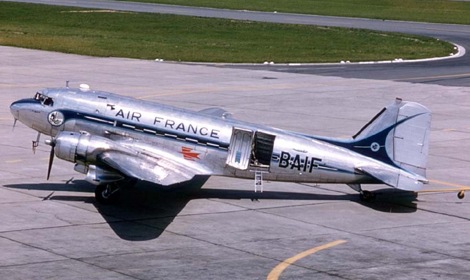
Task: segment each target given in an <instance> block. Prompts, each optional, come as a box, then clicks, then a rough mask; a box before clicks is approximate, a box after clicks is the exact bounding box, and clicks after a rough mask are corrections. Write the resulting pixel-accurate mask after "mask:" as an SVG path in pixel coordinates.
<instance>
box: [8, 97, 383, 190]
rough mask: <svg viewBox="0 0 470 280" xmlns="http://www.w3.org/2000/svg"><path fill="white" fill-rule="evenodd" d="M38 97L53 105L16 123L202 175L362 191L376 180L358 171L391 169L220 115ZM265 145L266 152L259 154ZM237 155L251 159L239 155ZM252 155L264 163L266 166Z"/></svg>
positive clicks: (20, 111)
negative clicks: (174, 162)
mask: <svg viewBox="0 0 470 280" xmlns="http://www.w3.org/2000/svg"><path fill="white" fill-rule="evenodd" d="M40 93H41V96H46V97H48V98H51V99H52V101H53V104H50V103H49V104H44V103H45V102H37V101H36V100H32V99H31V100H21V101H18V102H16V103H14V104H12V106H11V111H12V114H13V115H14V116H15V118H16V119H18V120H20V121H21V122H23V123H24V124H26V125H28V126H29V127H31V128H33V129H35V130H37V131H38V132H40V133H43V134H46V135H51V136H55V135H57V134H58V133H59V132H61V131H74V132H81V131H85V132H87V133H89V134H91V135H97V136H100V137H104V138H107V139H110V140H113V141H115V142H116V143H122V144H123V145H125V146H126V147H130V148H132V147H134V148H135V149H136V150H137V151H138V152H139V153H149V154H157V155H171V156H172V157H175V158H179V159H180V160H183V161H187V165H188V166H194V168H195V169H197V170H200V173H201V175H220V176H231V177H240V178H254V177H255V174H256V173H260V172H261V173H263V178H264V179H265V180H273V181H292V182H315V183H347V184H357V183H374V182H376V180H374V179H373V178H371V177H369V176H367V175H365V174H361V173H360V172H357V171H356V169H355V167H357V166H362V165H366V164H367V165H371V164H372V165H377V166H382V165H383V167H384V168H388V167H387V165H386V164H384V163H381V162H380V161H377V160H375V159H372V158H369V157H366V156H363V155H361V154H359V153H356V152H354V151H351V150H349V149H347V148H344V147H340V146H336V145H334V144H331V143H329V142H328V141H322V140H319V139H317V137H314V136H306V135H302V134H300V133H295V132H290V131H285V130H280V129H276V128H271V127H267V126H261V125H257V124H253V123H248V122H243V121H238V120H235V119H232V118H231V117H229V116H228V114H223V113H220V111H219V113H214V112H217V110H207V111H201V112H194V111H189V110H185V109H180V108H175V107H171V106H166V105H162V104H158V103H154V102H149V101H143V100H138V99H134V98H130V97H125V96H120V95H116V94H112V93H108V92H102V91H93V90H89V89H71V88H58V89H45V90H42V91H41V92H40ZM20 107H21V108H20ZM25 108H26V109H25ZM236 133H239V134H238V135H241V137H240V141H238V142H236V141H234V140H236V139H235V138H234V135H236ZM243 136H246V137H245V138H243ZM247 137H248V138H247ZM243 139H245V140H243ZM263 141H264V142H263ZM255 142H256V143H255ZM263 143H264V144H265V146H266V148H265V149H264V150H262V149H261V148H259V147H260V146H258V147H255V146H256V145H261V144H263ZM236 145H238V146H236ZM235 147H241V148H240V149H242V148H243V147H244V148H245V149H247V151H246V152H237V151H235ZM256 149H258V150H256ZM255 150H256V151H255ZM253 154H257V156H258V157H263V160H260V161H261V163H259V162H258V160H257V159H255V157H256V156H254V155H253ZM244 158H245V159H244ZM244 160H245V161H244Z"/></svg>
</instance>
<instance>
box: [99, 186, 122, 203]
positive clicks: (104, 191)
mask: <svg viewBox="0 0 470 280" xmlns="http://www.w3.org/2000/svg"><path fill="white" fill-rule="evenodd" d="M119 189H120V187H119V186H118V184H117V183H109V184H104V185H98V186H96V189H95V198H96V201H98V202H99V203H101V204H114V203H116V202H117V201H118V200H119V198H120V197H121V192H120V191H119Z"/></svg>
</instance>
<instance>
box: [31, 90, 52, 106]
mask: <svg viewBox="0 0 470 280" xmlns="http://www.w3.org/2000/svg"><path fill="white" fill-rule="evenodd" d="M34 100H37V101H39V102H41V104H43V105H46V106H54V100H52V98H50V97H49V96H46V95H44V94H42V93H40V92H37V93H36V95H35V96H34Z"/></svg>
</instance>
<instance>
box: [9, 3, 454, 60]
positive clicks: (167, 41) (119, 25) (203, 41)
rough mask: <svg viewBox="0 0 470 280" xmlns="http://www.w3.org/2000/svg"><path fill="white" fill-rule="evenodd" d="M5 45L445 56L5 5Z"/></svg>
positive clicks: (416, 45) (270, 29)
mask: <svg viewBox="0 0 470 280" xmlns="http://www.w3.org/2000/svg"><path fill="white" fill-rule="evenodd" d="M0 44H2V45H9V46H18V47H25V48H32V49H42V50H51V51H59V52H65V53H76V54H84V55H92V56H104V57H129V58H141V59H156V58H162V59H165V60H172V61H200V62H234V63H237V62H258V63H262V62H264V61H274V62H276V63H288V62H339V61H341V60H345V61H346V60H349V61H366V60H384V59H395V58H403V59H416V58H424V57H435V56H445V55H448V54H449V53H451V52H453V51H454V50H453V46H452V45H450V44H448V43H446V42H442V41H439V40H436V39H432V38H424V37H418V36H411V35H403V34H393V33H383V32H373V31H367V30H354V29H342V28H327V27H315V26H303V25H286V24H271V23H258V22H248V21H235V20H224V19H209V18H196V17H186V16H175V15H160V14H146V13H122V12H115V11H103V10H89V9H82V8H70V7H57V6H47V5H34V4H21V3H9V2H0Z"/></svg>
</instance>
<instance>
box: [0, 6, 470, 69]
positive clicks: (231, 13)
mask: <svg viewBox="0 0 470 280" xmlns="http://www.w3.org/2000/svg"><path fill="white" fill-rule="evenodd" d="M2 1H6V2H22V3H36V4H47V5H57V6H69V7H82V8H91V9H112V10H118V11H131V12H144V13H159V14H174V15H185V16H196V17H210V18H226V19H234V20H248V21H262V22H271V23H285V24H303V25H319V26H331V27H345V28H358V29H369V30H375V31H385V32H398V33H408V34H415V35H422V36H428V37H435V38H438V39H442V40H446V41H448V40H447V39H446V36H439V35H437V36H436V31H440V33H441V34H447V33H448V34H452V33H454V32H456V33H458V34H462V33H468V36H470V26H469V25H458V24H436V23H422V22H406V21H393V20H376V19H366V18H348V17H335V16H318V15H306V14H291V13H278V12H258V11H246V10H227V9H215V8H203V7H188V6H176V5H164V4H152V3H139V2H123V1H113V0H101V1H94V0H2ZM410 25H412V26H413V28H410ZM438 33H439V32H438ZM452 43H453V44H454V45H455V46H456V47H457V48H458V52H457V54H455V55H450V56H445V57H436V58H429V59H415V60H402V59H396V60H392V61H371V62H356V63H349V62H342V63H348V64H377V63H401V62H423V61H433V60H443V59H452V58H458V57H462V56H464V55H465V47H463V46H461V45H459V42H454V41H453V42H452ZM202 64H206V65H208V64H209V65H216V64H215V63H202ZM222 64H223V65H229V64H224V63H222ZM336 64H341V63H313V64H312V63H305V64H304V63H295V64H279V65H296V66H297V65H336ZM217 65H220V64H217ZM230 65H244V64H230ZM245 65H255V64H253V63H252V64H245Z"/></svg>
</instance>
